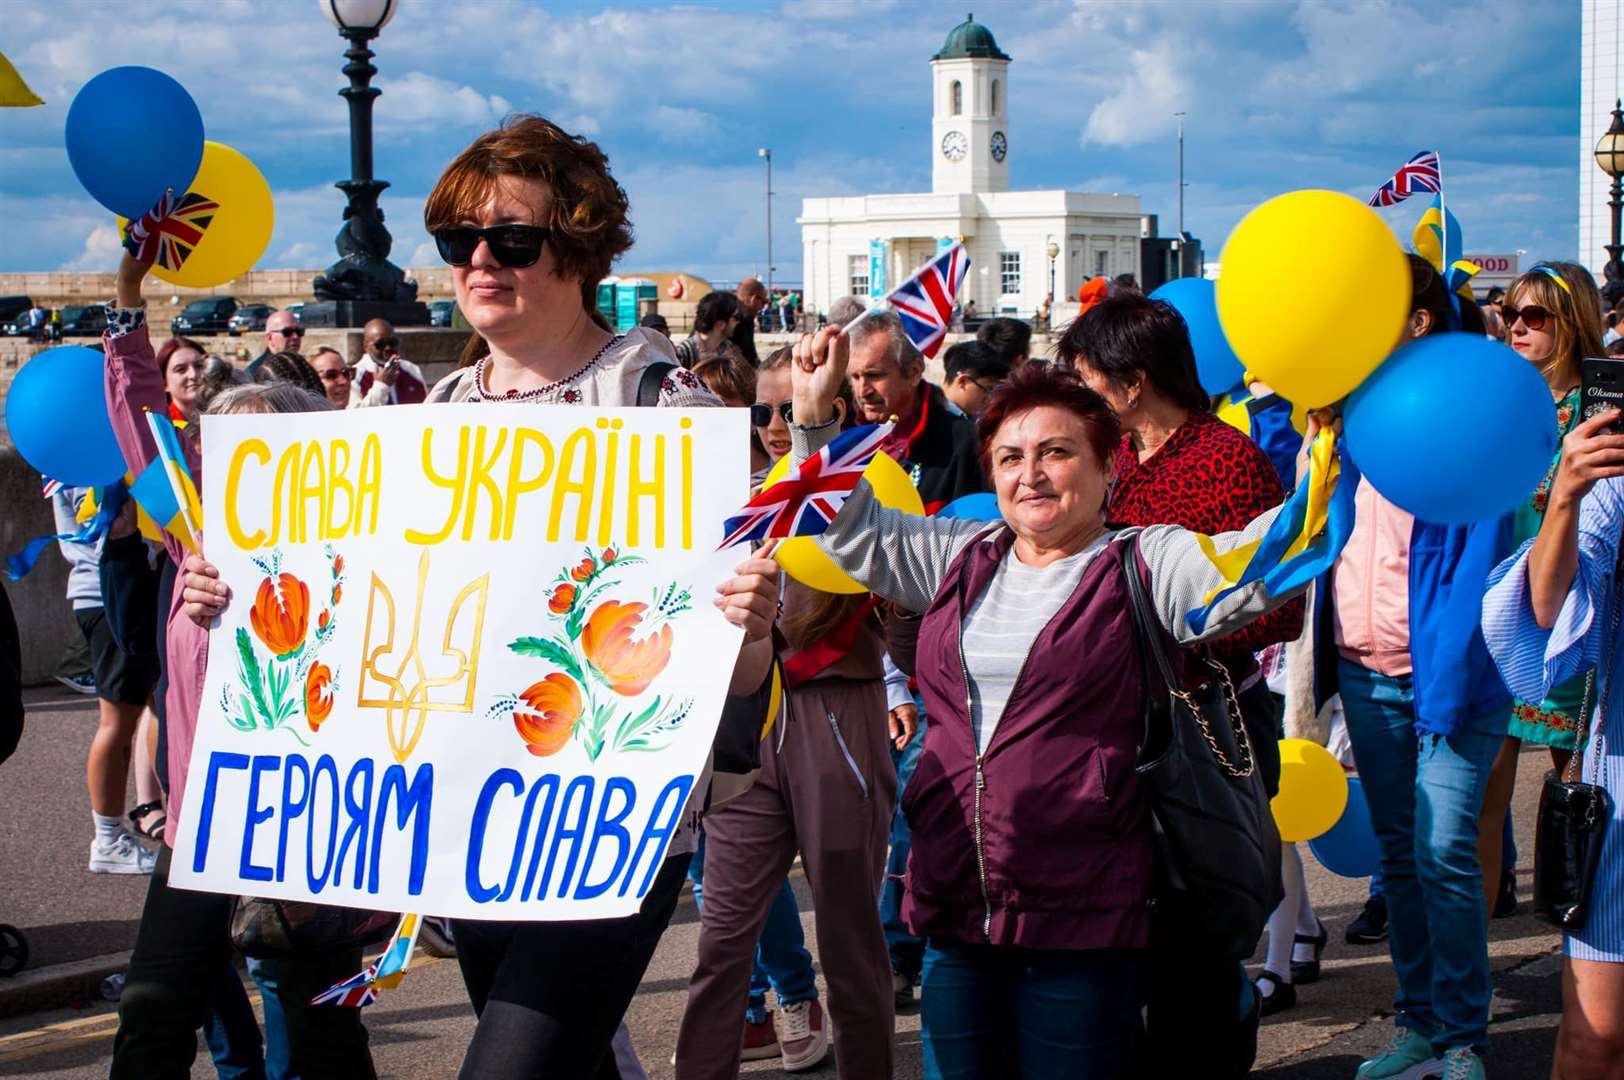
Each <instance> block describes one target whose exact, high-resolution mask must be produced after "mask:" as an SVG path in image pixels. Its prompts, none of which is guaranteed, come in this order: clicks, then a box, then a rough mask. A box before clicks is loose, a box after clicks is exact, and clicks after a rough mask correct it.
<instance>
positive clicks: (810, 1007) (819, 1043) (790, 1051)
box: [778, 998, 829, 1072]
mask: <svg viewBox="0 0 1624 1080" xmlns="http://www.w3.org/2000/svg"><path fill="white" fill-rule="evenodd" d="M779 1016H780V1019H779V1021H778V1045H779V1046H780V1047H782V1055H781V1056H782V1059H783V1068H784V1071H785V1072H805V1071H806V1070H808V1069H811V1068H815V1067H816V1066H818V1065H819V1064H821V1063H822V1061H823V1059H824V1058H826V1057H828V1056H829V1031H828V1028H827V1027H825V1025H824V1022H823V1006H822V1005H820V1004H818V999H817V998H813V999H812V1000H811V1001H798V1002H796V1003H795V1004H794V1005H785V1006H784V1007H783V1010H782V1012H781V1013H780V1014H779Z"/></svg>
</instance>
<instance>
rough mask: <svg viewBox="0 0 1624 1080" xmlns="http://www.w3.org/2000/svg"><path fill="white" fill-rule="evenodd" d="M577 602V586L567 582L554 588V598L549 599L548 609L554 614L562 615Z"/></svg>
mask: <svg viewBox="0 0 1624 1080" xmlns="http://www.w3.org/2000/svg"><path fill="white" fill-rule="evenodd" d="M574 603H575V586H574V585H571V584H570V583H569V582H565V583H564V584H562V585H560V586H559V587H558V588H556V589H554V590H553V595H552V599H550V600H548V601H547V610H548V611H551V612H552V613H553V614H554V615H562V614H564V612H566V611H568V610H569V609H570V606H571V605H572V604H574Z"/></svg>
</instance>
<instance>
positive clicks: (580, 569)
mask: <svg viewBox="0 0 1624 1080" xmlns="http://www.w3.org/2000/svg"><path fill="white" fill-rule="evenodd" d="M597 568H598V564H597V563H595V562H593V561H592V560H591V559H582V560H581V561H580V563H579V564H577V565H576V567H575V569H574V570H571V571H570V577H572V578H574V579H575V580H576V581H585V580H586V579H587V578H589V577H591V576H592V574H593V571H595V570H597Z"/></svg>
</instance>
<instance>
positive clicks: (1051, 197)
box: [797, 17, 1139, 321]
mask: <svg viewBox="0 0 1624 1080" xmlns="http://www.w3.org/2000/svg"><path fill="white" fill-rule="evenodd" d="M1009 63H1010V58H1009V56H1007V55H1006V54H1005V53H1004V52H1003V51H1002V50H1000V49H999V48H998V43H997V42H996V41H994V40H993V36H992V33H991V32H990V31H989V30H988V29H987V28H986V27H984V26H982V25H981V24H980V23H978V22H976V21H975V19H974V17H971V18H969V19H967V20H966V21H965V22H963V23H961V24H960V25H959V26H957V27H955V28H954V29H953V31H952V32H951V33H949V34H948V35H947V41H946V43H944V44H943V46H942V48H941V51H939V52H938V53H937V54H936V55H935V56H933V57H931V61H930V67H931V79H932V82H933V85H934V93H933V95H932V102H933V105H932V111H933V118H932V122H931V146H930V154H931V190H930V192H929V193H926V194H914V195H857V196H851V197H847V198H832V199H804V200H802V202H801V216H800V217H799V218H798V219H797V221H798V222H799V224H800V226H801V248H802V258H803V259H804V264H805V271H804V277H803V281H804V282H805V293H806V306H807V308H808V309H809V310H812V311H820V312H821V311H827V310H828V309H829V305H830V303H831V302H833V301H834V300H837V299H839V298H840V297H842V296H850V295H853V294H855V295H859V296H867V297H873V298H878V297H880V296H883V295H884V294H885V293H886V292H887V291H889V290H890V289H892V288H894V287H896V285H897V284H898V283H899V282H901V281H903V280H905V279H906V278H907V277H908V276H909V275H910V274H912V273H913V272H914V271H915V270H916V269H918V268H919V266H920V265H921V264H922V263H924V262H926V261H927V260H928V259H930V257H931V256H932V255H934V254H935V253H936V252H937V251H938V250H940V248H942V247H945V246H947V245H948V244H951V243H952V242H953V241H954V240H963V241H964V245H965V247H966V248H967V249H968V250H969V253H970V275H969V277H968V279H967V280H966V282H965V286H964V290H963V292H962V293H961V294H960V297H959V299H960V302H961V303H966V302H968V301H974V302H975V306H976V311H977V312H978V313H979V314H983V315H992V314H1013V315H1019V316H1022V317H1026V316H1030V315H1031V314H1032V313H1033V312H1034V311H1035V310H1036V309H1037V307H1038V304H1039V303H1041V302H1042V300H1043V297H1044V296H1045V294H1048V293H1051V292H1052V293H1053V294H1054V296H1055V299H1056V302H1057V303H1056V309H1055V317H1056V320H1057V321H1058V319H1059V318H1060V317H1061V316H1062V315H1063V314H1064V312H1065V311H1066V310H1067V307H1066V305H1067V303H1068V301H1069V302H1070V303H1071V304H1072V305H1073V306H1074V305H1075V298H1076V295H1077V289H1078V287H1079V286H1080V285H1082V283H1083V282H1085V281H1087V280H1088V279H1089V278H1091V277H1095V276H1097V275H1100V274H1106V275H1110V276H1113V277H1114V276H1115V275H1117V274H1133V275H1135V276H1136V277H1137V276H1138V275H1139V196H1137V195H1093V194H1086V193H1084V192H1078V191H1010V190H1009V164H1010V156H1011V155H1017V156H1018V155H1019V153H1020V150H1019V142H1018V139H1016V138H1014V137H1013V136H1012V134H1011V131H1012V128H1011V124H1010V122H1009V116H1008V112H1007V109H1008V104H1009ZM1017 134H1018V133H1017Z"/></svg>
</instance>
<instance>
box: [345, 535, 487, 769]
mask: <svg viewBox="0 0 1624 1080" xmlns="http://www.w3.org/2000/svg"><path fill="white" fill-rule="evenodd" d="M428 584H429V553H428V552H427V551H424V552H423V555H422V557H421V558H419V559H418V561H417V598H416V600H415V602H414V603H413V605H412V621H411V628H410V639H409V640H408V642H407V643H406V646H405V648H404V650H402V649H400V648H399V647H397V646H396V644H395V641H396V631H397V630H398V629H400V624H399V621H398V620H397V618H396V607H395V596H394V593H393V592H392V591H391V590H390V588H389V586H388V585H386V584H384V582H383V581H382V579H380V578H379V577H378V575H377V574H376V573H374V574H373V575H372V587H371V591H370V593H369V595H368V597H367V620H366V636H365V638H364V641H363V645H362V657H361V680H360V681H361V686H360V690H359V693H358V697H357V700H356V706H357V707H358V708H362V709H381V710H383V712H384V713H385V717H386V720H387V727H388V732H389V749H390V752H391V753H393V754H394V756H395V761H397V762H400V763H404V762H405V761H406V759H407V758H409V757H411V755H412V751H413V750H414V749H416V747H417V740H418V739H420V738H422V735H423V727H424V724H425V723H426V722H427V721H428V716H429V713H431V712H433V713H471V712H473V711H474V686H475V683H476V682H477V681H478V679H479V646H480V639H481V637H482V636H483V633H484V629H485V602H486V600H487V599H488V598H489V595H490V585H491V576H490V574H488V573H487V574H485V575H484V576H483V577H478V578H475V579H474V580H472V581H470V582H469V583H468V584H466V585H464V586H463V587H462V590H461V591H460V592H458V593H457V596H456V599H454V600H453V601H452V602H451V606H450V608H449V610H448V611H447V612H446V615H445V623H444V629H443V631H442V632H441V634H440V643H439V650H438V652H437V653H436V652H433V651H431V652H430V653H429V655H428V656H427V657H426V658H425V655H424V652H423V648H422V642H421V639H422V633H423V609H424V605H425V596H426V593H427V591H428ZM464 609H469V610H470V612H471V613H470V615H469V616H468V618H467V619H464V618H463V612H464ZM470 621H471V622H472V624H473V625H472V627H471V629H470V631H469V633H468V634H466V635H464V636H461V637H460V638H459V637H457V635H456V631H457V627H458V625H459V623H462V624H466V623H468V622H470ZM430 625H431V627H432V625H433V624H432V623H431V624H430ZM375 629H376V631H377V633H376V636H375V635H374V630H375ZM430 635H431V637H430V640H431V641H432V640H433V638H432V635H433V630H432V629H431V630H430ZM459 642H460V644H459ZM435 691H444V693H442V694H438V695H437V694H435Z"/></svg>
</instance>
